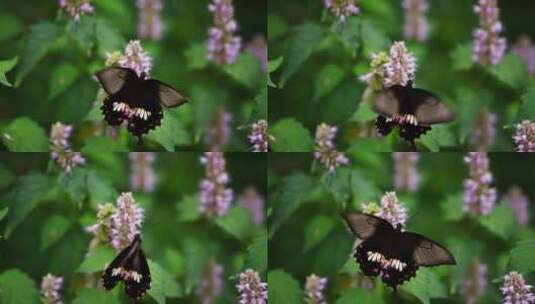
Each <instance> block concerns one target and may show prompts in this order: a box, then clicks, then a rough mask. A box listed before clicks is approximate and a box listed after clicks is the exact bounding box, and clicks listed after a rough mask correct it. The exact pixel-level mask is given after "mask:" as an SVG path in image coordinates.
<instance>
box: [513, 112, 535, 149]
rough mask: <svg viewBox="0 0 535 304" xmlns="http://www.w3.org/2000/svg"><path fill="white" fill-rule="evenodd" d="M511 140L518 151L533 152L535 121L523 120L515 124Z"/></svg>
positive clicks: (534, 146)
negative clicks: (514, 131)
mask: <svg viewBox="0 0 535 304" xmlns="http://www.w3.org/2000/svg"><path fill="white" fill-rule="evenodd" d="M513 141H514V142H515V146H516V150H517V151H518V152H535V123H533V122H531V121H529V120H524V121H522V122H521V123H519V124H517V125H516V133H515V134H514V135H513Z"/></svg>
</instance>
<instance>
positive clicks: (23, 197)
mask: <svg viewBox="0 0 535 304" xmlns="http://www.w3.org/2000/svg"><path fill="white" fill-rule="evenodd" d="M51 187H52V184H51V182H50V180H49V179H48V177H47V176H45V175H41V174H37V173H30V174H28V175H26V176H23V177H22V178H21V179H20V182H19V183H18V185H17V187H16V188H15V189H13V190H12V192H11V193H10V195H9V196H8V197H9V199H10V206H9V209H10V210H11V211H10V213H9V214H8V217H7V224H6V228H5V231H4V234H5V236H6V237H8V236H9V235H10V234H11V233H12V232H13V230H15V228H16V227H17V226H18V225H19V224H20V223H21V222H22V221H24V219H26V217H27V216H28V215H29V214H30V212H32V210H33V209H34V208H35V206H37V204H38V203H39V202H40V201H41V200H42V199H44V197H45V196H46V194H47V192H48V191H49V190H50V188H51Z"/></svg>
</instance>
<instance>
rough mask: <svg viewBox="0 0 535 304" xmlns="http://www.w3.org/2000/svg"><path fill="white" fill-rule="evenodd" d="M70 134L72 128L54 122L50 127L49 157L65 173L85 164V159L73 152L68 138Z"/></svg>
mask: <svg viewBox="0 0 535 304" xmlns="http://www.w3.org/2000/svg"><path fill="white" fill-rule="evenodd" d="M71 133H72V126H69V125H64V124H62V123H60V122H56V123H55V124H54V125H52V129H51V130H50V150H51V152H50V157H51V158H52V159H53V160H54V161H55V162H56V163H57V164H58V165H59V166H60V167H61V168H63V170H64V171H65V172H66V173H70V172H72V170H73V169H74V168H75V167H77V166H80V165H83V164H85V159H84V157H83V156H82V154H81V153H79V152H73V151H72V149H71V147H70V144H69V137H70V136H71Z"/></svg>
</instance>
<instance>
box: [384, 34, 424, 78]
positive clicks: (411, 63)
mask: <svg viewBox="0 0 535 304" xmlns="http://www.w3.org/2000/svg"><path fill="white" fill-rule="evenodd" d="M415 72H416V58H415V57H414V56H413V55H412V54H411V53H410V52H409V50H407V47H406V46H405V42H403V41H398V42H395V43H394V44H393V45H392V47H391V48H390V57H389V58H388V61H387V62H386V64H385V79H384V86H385V87H391V86H393V85H400V86H406V85H407V84H408V83H409V81H413V80H414V73H415Z"/></svg>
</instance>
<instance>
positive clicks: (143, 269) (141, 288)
mask: <svg viewBox="0 0 535 304" xmlns="http://www.w3.org/2000/svg"><path fill="white" fill-rule="evenodd" d="M129 269H130V271H135V272H136V273H137V274H138V275H139V280H136V279H133V278H131V279H129V280H127V281H126V282H125V292H126V294H128V296H130V297H131V298H133V299H139V298H141V297H142V296H143V295H144V294H145V293H146V292H147V290H149V289H150V287H151V276H150V269H149V265H148V263H147V258H146V257H145V254H143V250H141V248H139V249H138V250H137V252H136V254H135V255H133V256H132V259H131V260H130V261H129Z"/></svg>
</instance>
